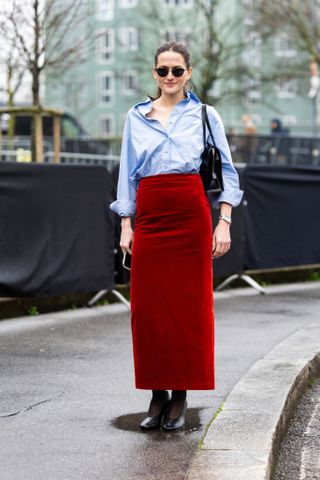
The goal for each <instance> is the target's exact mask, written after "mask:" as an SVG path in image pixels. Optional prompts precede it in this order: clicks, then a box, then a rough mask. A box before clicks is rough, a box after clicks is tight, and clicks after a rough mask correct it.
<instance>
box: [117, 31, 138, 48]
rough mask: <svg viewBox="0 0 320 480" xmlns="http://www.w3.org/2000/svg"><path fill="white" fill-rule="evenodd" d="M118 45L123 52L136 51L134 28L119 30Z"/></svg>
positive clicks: (136, 40) (135, 32)
mask: <svg viewBox="0 0 320 480" xmlns="http://www.w3.org/2000/svg"><path fill="white" fill-rule="evenodd" d="M120 44H121V47H122V49H123V50H125V51H132V50H137V49H138V31H137V29H136V28H135V27H123V28H121V29H120Z"/></svg>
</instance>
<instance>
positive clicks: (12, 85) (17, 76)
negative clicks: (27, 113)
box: [0, 44, 25, 139]
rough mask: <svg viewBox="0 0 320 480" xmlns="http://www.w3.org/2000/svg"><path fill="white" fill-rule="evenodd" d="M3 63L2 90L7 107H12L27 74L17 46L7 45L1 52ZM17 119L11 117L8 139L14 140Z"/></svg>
mask: <svg viewBox="0 0 320 480" xmlns="http://www.w3.org/2000/svg"><path fill="white" fill-rule="evenodd" d="M1 63H2V65H3V66H4V72H3V73H4V76H5V79H4V86H3V87H1V88H0V90H1V91H2V92H3V93H4V94H5V98H6V102H7V105H8V106H10V107H12V106H13V105H14V98H15V95H16V93H17V92H18V90H19V88H20V86H21V83H22V79H23V76H24V73H25V70H24V68H23V66H22V65H21V62H20V59H19V56H18V55H17V51H16V47H15V45H14V44H13V45H9V44H8V45H7V48H3V49H2V52H1ZM14 126H15V118H14V116H10V119H9V124H8V137H9V138H10V139H12V138H13V135H14Z"/></svg>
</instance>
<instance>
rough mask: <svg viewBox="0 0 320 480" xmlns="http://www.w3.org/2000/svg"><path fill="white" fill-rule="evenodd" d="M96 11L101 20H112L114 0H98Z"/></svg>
mask: <svg viewBox="0 0 320 480" xmlns="http://www.w3.org/2000/svg"><path fill="white" fill-rule="evenodd" d="M96 2H97V3H96V12H97V18H98V19H99V20H112V19H113V14H114V0H96Z"/></svg>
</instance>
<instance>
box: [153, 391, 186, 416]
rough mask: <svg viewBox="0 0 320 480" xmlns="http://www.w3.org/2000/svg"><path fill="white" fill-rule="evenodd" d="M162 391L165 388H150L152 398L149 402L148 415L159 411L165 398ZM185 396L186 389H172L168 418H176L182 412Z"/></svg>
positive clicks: (156, 413)
mask: <svg viewBox="0 0 320 480" xmlns="http://www.w3.org/2000/svg"><path fill="white" fill-rule="evenodd" d="M164 392H165V390H152V399H151V402H150V407H149V411H148V415H150V416H152V417H153V416H154V415H158V414H159V413H160V410H161V409H162V407H163V403H164V399H165V395H164ZM186 396H187V391H186V390H172V396H171V402H170V411H169V417H170V418H176V417H178V416H179V415H180V414H181V413H182V409H183V405H184V401H185V399H186Z"/></svg>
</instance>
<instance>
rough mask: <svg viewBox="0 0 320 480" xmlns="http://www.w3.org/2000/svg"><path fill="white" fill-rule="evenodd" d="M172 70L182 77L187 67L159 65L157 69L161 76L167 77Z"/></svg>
mask: <svg viewBox="0 0 320 480" xmlns="http://www.w3.org/2000/svg"><path fill="white" fill-rule="evenodd" d="M170 70H171V72H172V75H173V76H174V77H182V75H183V74H184V72H185V71H186V70H187V69H186V68H182V67H174V68H168V67H159V68H156V69H155V71H156V72H157V74H158V75H159V77H166V76H167V75H168V73H169V71H170Z"/></svg>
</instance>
